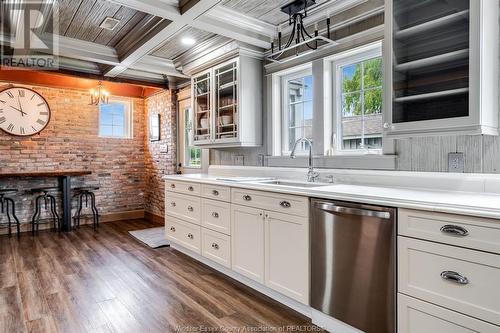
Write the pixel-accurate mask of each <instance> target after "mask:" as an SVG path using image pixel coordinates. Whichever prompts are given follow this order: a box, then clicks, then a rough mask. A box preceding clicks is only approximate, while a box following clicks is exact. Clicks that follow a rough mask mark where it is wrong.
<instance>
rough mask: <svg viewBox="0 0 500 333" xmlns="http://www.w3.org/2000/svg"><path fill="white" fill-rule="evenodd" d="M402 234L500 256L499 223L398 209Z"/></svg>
mask: <svg viewBox="0 0 500 333" xmlns="http://www.w3.org/2000/svg"><path fill="white" fill-rule="evenodd" d="M398 218H399V234H400V235H404V236H410V237H415V238H421V239H426V240H431V241H435V242H440V243H446V244H451V245H457V246H461V247H468V248H472V249H476V250H482V251H488V252H494V253H500V221H498V220H493V219H484V218H477V217H469V216H463V215H453V214H444V213H434V212H423V211H416V210H409V209H400V210H399V215H398Z"/></svg>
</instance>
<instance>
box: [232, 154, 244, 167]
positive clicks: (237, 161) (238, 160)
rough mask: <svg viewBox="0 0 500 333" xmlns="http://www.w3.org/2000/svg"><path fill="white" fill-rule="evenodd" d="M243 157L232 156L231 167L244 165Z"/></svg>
mask: <svg viewBox="0 0 500 333" xmlns="http://www.w3.org/2000/svg"><path fill="white" fill-rule="evenodd" d="M243 163H244V156H243V155H234V156H233V165H244V164H243Z"/></svg>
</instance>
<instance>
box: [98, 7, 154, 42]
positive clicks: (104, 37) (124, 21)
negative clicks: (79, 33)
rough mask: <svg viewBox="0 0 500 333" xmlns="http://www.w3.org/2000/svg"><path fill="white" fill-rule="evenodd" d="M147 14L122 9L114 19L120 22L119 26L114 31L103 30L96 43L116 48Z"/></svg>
mask: <svg viewBox="0 0 500 333" xmlns="http://www.w3.org/2000/svg"><path fill="white" fill-rule="evenodd" d="M145 16H146V14H144V13H142V12H138V11H136V10H133V9H130V8H127V7H123V6H122V7H121V8H120V9H119V10H118V11H117V12H116V14H115V15H114V16H113V18H115V19H117V20H120V23H118V26H117V27H116V28H115V29H114V30H106V29H101V32H100V33H99V36H97V38H95V39H94V42H95V43H98V44H103V45H109V46H114V45H115V44H116V43H118V41H120V40H121V39H122V38H123V37H124V36H126V34H127V33H128V32H129V31H130V30H131V29H133V28H135V27H136V25H137V23H139V22H140V21H141V20H142V19H143V18H144V17H145Z"/></svg>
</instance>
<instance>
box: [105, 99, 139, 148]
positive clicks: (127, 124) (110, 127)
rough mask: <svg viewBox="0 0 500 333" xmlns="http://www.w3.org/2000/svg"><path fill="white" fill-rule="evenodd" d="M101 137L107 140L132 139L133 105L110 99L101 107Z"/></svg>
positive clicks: (126, 101) (128, 102) (124, 101)
mask: <svg viewBox="0 0 500 333" xmlns="http://www.w3.org/2000/svg"><path fill="white" fill-rule="evenodd" d="M99 136H100V137H105V138H121V139H129V138H132V103H131V102H130V101H128V100H120V99H110V100H109V103H107V104H101V105H99Z"/></svg>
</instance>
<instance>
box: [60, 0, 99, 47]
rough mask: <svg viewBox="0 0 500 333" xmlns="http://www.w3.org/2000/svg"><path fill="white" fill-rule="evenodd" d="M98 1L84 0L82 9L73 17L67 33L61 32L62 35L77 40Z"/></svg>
mask: <svg viewBox="0 0 500 333" xmlns="http://www.w3.org/2000/svg"><path fill="white" fill-rule="evenodd" d="M96 1H97V0H82V2H81V3H80V7H78V10H77V11H76V13H75V14H74V15H73V18H72V20H71V22H70V24H69V26H68V28H67V29H66V31H61V32H60V33H61V34H63V35H64V36H66V37H72V38H75V36H76V35H77V34H78V32H79V31H80V29H81V28H82V27H83V26H85V22H86V20H87V16H88V15H89V13H90V12H91V11H92V7H94V4H95V3H96Z"/></svg>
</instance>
